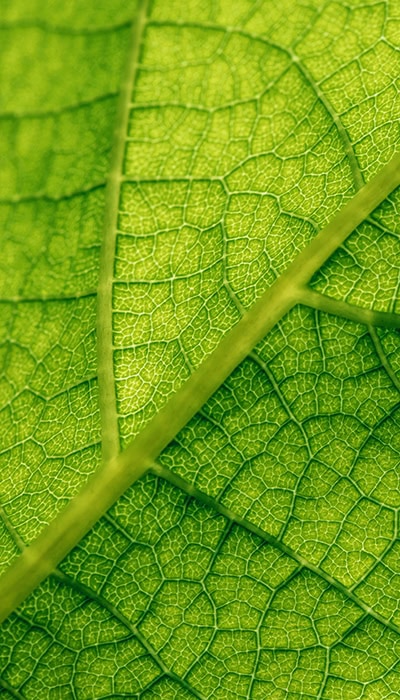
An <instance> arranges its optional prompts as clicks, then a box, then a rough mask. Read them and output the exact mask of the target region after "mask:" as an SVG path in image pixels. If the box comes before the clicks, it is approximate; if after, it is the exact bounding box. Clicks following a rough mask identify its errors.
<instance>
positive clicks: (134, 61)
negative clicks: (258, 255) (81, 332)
mask: <svg viewBox="0 0 400 700" xmlns="http://www.w3.org/2000/svg"><path fill="white" fill-rule="evenodd" d="M148 5H149V0H139V6H138V10H137V15H136V19H135V21H134V23H133V25H132V34H131V40H130V46H129V52H128V58H127V63H126V70H125V76H124V77H123V81H122V83H121V90H120V97H119V105H118V112H117V118H116V127H115V132H114V144H113V149H112V156H111V164H110V171H109V177H108V181H107V188H106V198H105V207H104V225H103V236H102V246H101V253H100V270H99V286H98V300H97V367H98V377H99V409H100V421H101V435H102V458H103V461H104V462H108V461H109V460H110V459H112V458H113V457H115V456H116V455H117V454H118V452H119V449H120V441H119V430H118V413H117V399H116V393H115V379H114V357H113V333H112V294H113V277H114V259H115V245H116V232H117V220H118V210H119V202H120V190H121V182H122V168H123V163H124V155H125V142H126V136H127V131H128V122H129V110H130V105H131V95H132V91H133V86H134V84H135V81H136V75H137V71H138V62H139V54H140V49H141V44H142V38H143V33H144V27H145V24H146V20H147V14H148Z"/></svg>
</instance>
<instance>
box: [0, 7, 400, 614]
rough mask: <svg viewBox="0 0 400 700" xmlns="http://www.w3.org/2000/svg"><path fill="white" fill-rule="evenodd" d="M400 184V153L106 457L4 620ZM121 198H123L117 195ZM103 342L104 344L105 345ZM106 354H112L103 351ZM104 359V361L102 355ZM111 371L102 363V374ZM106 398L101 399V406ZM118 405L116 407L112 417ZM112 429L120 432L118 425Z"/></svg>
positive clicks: (1, 584)
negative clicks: (132, 436) (126, 442)
mask: <svg viewBox="0 0 400 700" xmlns="http://www.w3.org/2000/svg"><path fill="white" fill-rule="evenodd" d="M142 21H143V20H142ZM399 184H400V154H396V155H395V156H394V157H393V158H392V160H391V161H390V162H389V163H388V164H387V165H386V166H385V167H384V168H382V169H381V170H380V171H379V172H378V174H377V175H376V176H375V177H374V178H373V179H372V180H371V181H370V182H369V183H368V184H367V185H366V186H365V187H363V188H362V189H361V190H359V191H358V192H357V194H356V195H355V196H354V197H353V199H352V200H351V201H350V202H348V203H347V204H346V205H345V206H344V207H343V209H342V210H340V211H339V212H338V214H337V215H336V217H335V218H334V219H333V221H332V222H330V223H329V224H328V225H327V226H325V227H324V228H323V229H322V231H321V232H320V233H319V234H318V235H317V236H316V237H315V238H314V239H313V240H312V241H311V243H309V244H308V246H306V248H305V249H304V250H303V251H301V252H300V253H299V254H298V255H297V256H296V258H295V259H294V260H293V262H292V263H291V264H290V265H289V266H288V267H287V269H286V270H285V272H284V273H283V274H282V275H281V276H280V277H279V278H278V279H277V280H276V281H275V282H274V283H273V284H272V285H271V287H269V288H268V289H267V290H266V291H265V292H264V294H263V295H262V296H261V297H260V298H259V299H258V300H257V301H256V302H255V303H254V305H253V306H252V307H251V308H250V310H249V311H247V312H246V313H245V314H244V315H243V317H242V318H241V319H240V321H239V322H238V323H237V324H236V325H235V326H234V327H233V328H232V329H231V330H230V331H229V332H228V333H227V334H226V335H225V337H224V338H223V339H222V340H221V342H220V344H219V345H218V346H217V348H216V349H215V350H214V351H213V352H212V353H211V354H210V355H209V356H208V357H207V358H206V359H205V360H204V362H203V363H202V364H201V365H200V367H199V368H198V369H197V370H196V371H195V372H194V373H193V374H192V375H191V376H190V377H189V379H188V380H187V381H186V383H185V384H184V385H183V386H182V387H181V388H180V389H179V390H178V391H177V392H176V393H175V394H174V395H173V396H172V397H171V399H170V400H169V401H168V402H167V404H166V405H165V406H164V407H163V408H162V409H161V411H159V413H157V414H156V415H155V416H154V417H153V418H152V419H151V420H150V421H149V423H148V424H147V425H146V426H145V428H144V429H143V430H142V432H141V433H140V434H139V435H138V436H137V437H136V438H135V439H134V440H133V441H132V442H131V444H130V445H128V447H127V448H126V449H125V450H124V451H123V452H121V453H120V454H119V455H117V456H112V455H111V456H110V455H109V458H108V459H107V458H105V459H104V461H103V464H102V466H101V468H100V469H99V470H98V471H97V472H96V473H95V474H94V475H93V476H92V477H91V478H90V480H89V481H88V482H87V484H86V486H84V488H83V489H82V491H81V492H80V493H79V494H77V496H75V497H74V498H73V499H72V500H71V501H70V502H69V504H68V505H67V506H66V507H65V508H64V510H63V511H61V512H60V514H59V515H58V516H57V517H56V518H55V519H54V521H53V522H52V523H50V525H48V526H47V527H46V528H45V529H44V530H43V532H42V533H41V534H40V535H39V537H38V538H37V539H36V540H35V541H34V542H33V543H32V544H31V545H30V546H29V547H27V548H26V549H25V550H24V552H23V553H22V554H21V556H20V557H19V558H18V559H17V560H16V561H15V562H14V563H13V564H12V565H11V566H10V568H9V569H8V570H7V571H6V572H5V574H4V575H3V576H2V578H1V579H0V622H1V621H2V620H4V619H5V618H6V617H7V616H8V615H9V614H10V613H11V612H12V611H13V610H14V609H15V608H16V607H17V605H19V603H21V602H22V601H23V600H24V599H25V598H26V596H27V595H29V593H31V592H32V591H33V590H34V588H36V586H37V585H38V584H39V583H40V582H41V581H43V580H44V579H45V578H46V577H47V576H48V575H49V574H50V573H51V572H52V571H53V570H54V569H55V568H56V566H57V565H58V564H59V562H60V561H61V560H62V559H63V558H64V557H65V556H66V555H67V554H68V552H69V551H70V550H71V549H72V548H73V547H74V546H75V545H76V544H77V543H78V542H79V541H80V540H81V539H82V537H83V536H84V535H85V534H86V533H87V532H88V531H89V530H90V529H91V528H92V526H93V525H94V524H95V523H96V522H97V520H99V518H100V517H101V516H102V515H103V514H104V513H105V512H106V511H107V510H108V509H109V508H110V506H111V505H112V504H113V503H114V502H115V501H116V500H117V499H118V498H119V497H120V496H121V495H122V494H123V493H124V492H125V491H126V489H127V488H128V487H129V486H131V484H132V483H133V482H135V481H136V480H137V479H139V478H140V477H141V476H143V474H144V473H145V472H147V471H148V470H149V469H150V468H151V467H152V465H153V464H154V462H155V460H156V459H157V457H158V456H159V454H160V453H161V452H162V450H163V449H164V448H165V447H166V446H167V445H168V444H169V443H170V442H171V440H172V439H173V438H174V437H175V435H176V434H177V433H178V432H179V431H180V430H181V429H182V428H183V427H184V426H185V425H186V423H187V422H188V421H189V420H190V419H191V418H192V417H193V416H194V414H195V413H196V412H197V411H199V410H200V408H201V407H202V406H203V405H204V403H205V402H206V401H207V400H208V399H209V397H210V396H211V395H212V394H213V393H214V391H216V389H218V387H219V386H220V385H221V384H222V383H223V381H224V380H225V379H226V378H227V377H228V376H229V375H230V374H231V372H232V371H233V370H234V369H235V367H237V365H238V364H239V363H240V362H241V361H242V360H243V359H244V358H245V357H246V356H247V355H248V354H249V352H250V351H251V350H252V349H253V348H254V346H255V345H257V343H258V342H259V341H260V340H261V339H262V338H263V337H264V336H265V335H266V334H267V333H268V331H269V330H270V329H271V328H272V327H273V326H274V325H275V324H276V323H278V321H279V320H280V319H281V318H282V317H283V316H284V315H285V314H286V313H287V312H288V311H289V310H290V309H291V308H292V307H293V306H294V305H295V304H296V303H298V302H300V301H301V299H302V297H303V294H304V289H305V287H306V285H307V284H308V282H309V281H310V279H311V277H312V276H313V274H315V272H316V271H317V270H318V269H319V268H320V267H321V265H322V264H323V263H324V262H325V261H326V260H327V259H328V258H329V257H330V255H332V253H333V252H334V251H335V250H336V249H337V248H338V247H339V246H340V245H341V244H342V243H343V242H344V240H345V239H346V238H347V236H348V235H349V234H350V233H351V232H352V231H353V230H354V228H355V227H356V226H358V225H359V224H360V223H361V222H362V221H363V220H364V218H365V217H366V216H368V215H369V214H370V213H371V212H372V211H373V210H374V209H375V208H376V207H377V206H378V204H380V202H382V201H383V200H384V199H386V197H387V196H388V195H389V194H390V193H391V192H392V190H393V189H395V187H397V186H398V185H399ZM115 188H116V185H115ZM115 196H118V192H116V193H115ZM104 304H106V305H107V309H108V311H109V314H110V318H109V320H108V321H107V324H109V326H108V337H109V339H110V340H111V320H110V319H111V296H110V297H109V299H108V300H104ZM104 310H105V309H104V308H103V311H104ZM104 337H105V338H106V337H107V336H106V335H105V336H104ZM104 343H105V340H103V345H104ZM110 348H111V346H110ZM110 348H109V349H107V353H108V360H107V367H108V369H110V365H109V363H110V362H112V354H111V355H110V353H112V350H111V349H110ZM103 350H104V351H106V349H105V348H103ZM102 361H103V362H104V363H105V359H104V357H103V358H102ZM107 367H106V365H105V364H104V368H103V369H104V371H105V369H106V368H107ZM113 397H114V390H113ZM106 398H107V396H106V395H105V394H103V401H105V400H106ZM114 398H115V397H114ZM114 405H115V404H114ZM114 405H113V407H112V409H110V410H111V411H112V414H113V415H114V414H115V408H114ZM103 420H104V419H103ZM113 431H114V432H115V427H114V429H113ZM115 440H116V437H114V438H113V440H112V441H111V439H110V436H108V441H109V448H110V446H111V445H114V446H115ZM109 451H110V449H109Z"/></svg>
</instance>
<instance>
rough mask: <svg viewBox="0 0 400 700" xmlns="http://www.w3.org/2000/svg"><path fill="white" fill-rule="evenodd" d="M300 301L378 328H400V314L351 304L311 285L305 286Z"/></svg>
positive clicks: (314, 307)
mask: <svg viewBox="0 0 400 700" xmlns="http://www.w3.org/2000/svg"><path fill="white" fill-rule="evenodd" d="M299 302H300V304H304V305H305V306H310V307H311V308H313V309H317V310H318V311H325V312H326V313H328V314H334V315H335V316H341V317H342V318H348V319H349V320H350V321H354V322H355V323H364V324H365V325H367V326H374V327H375V326H377V327H378V328H400V314H394V313H389V312H386V311H375V310H374V309H364V308H363V307H362V306H356V305H355V304H349V303H348V302H347V301H342V300H340V299H333V298H332V297H330V296H328V295H327V294H321V293H320V292H316V291H315V290H314V289H311V288H310V287H305V288H304V290H303V292H302V293H301V297H300V299H299Z"/></svg>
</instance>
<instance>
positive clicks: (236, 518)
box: [151, 462, 400, 634]
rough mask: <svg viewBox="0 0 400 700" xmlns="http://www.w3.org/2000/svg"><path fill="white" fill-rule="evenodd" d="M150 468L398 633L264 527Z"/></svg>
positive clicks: (159, 469)
mask: <svg viewBox="0 0 400 700" xmlns="http://www.w3.org/2000/svg"><path fill="white" fill-rule="evenodd" d="M151 471H152V473H153V474H155V475H156V476H158V477H160V478H161V479H164V480H165V481H168V483H170V484H172V485H173V486H175V487H177V488H179V489H180V490H181V491H183V492H184V493H186V494H187V495H188V496H190V497H191V498H194V499H195V500H197V501H199V502H200V503H203V504H204V505H206V506H209V507H211V508H212V509H213V510H215V511H216V512H217V513H220V515H223V516H224V517H225V518H228V519H229V520H230V521H231V522H233V523H236V525H240V526H241V527H243V528H244V529H246V530H248V531H249V532H252V533H253V534H254V535H257V536H258V537H260V538H261V539H262V540H264V542H268V544H271V545H272V546H273V547H275V548H276V549H279V551H280V552H282V553H283V554H286V555H287V556H288V557H290V558H291V559H294V561H296V562H298V564H300V566H301V567H302V568H304V569H308V570H309V571H313V572H314V573H315V574H317V576H319V577H320V578H322V579H323V580H324V581H326V582H327V583H329V585H330V586H332V587H333V588H335V589H336V590H338V591H340V592H341V593H343V594H344V595H345V596H347V597H348V598H350V599H351V600H352V601H353V602H354V603H356V605H358V606H359V607H360V608H361V609H362V610H363V611H364V612H365V613H366V614H368V615H370V617H372V618H374V619H375V620H378V621H379V622H380V623H382V624H383V625H385V626H386V627H388V628H390V629H391V630H393V631H394V632H397V633H398V634H400V627H399V626H398V625H396V624H395V623H393V622H391V621H389V620H387V619H386V618H385V617H383V616H382V615H379V613H376V612H375V611H374V610H373V608H371V607H370V606H369V605H367V604H366V603H364V601H363V600H362V599H361V598H359V597H358V596H357V595H356V594H355V593H354V592H353V591H352V590H350V589H349V588H347V587H346V586H345V585H344V584H342V583H340V581H338V580H337V579H335V578H334V577H333V576H331V575H330V574H328V573H327V572H326V571H324V570H323V569H322V568H320V567H319V566H317V565H316V564H313V563H312V562H310V561H308V559H306V558H305V557H303V556H302V555H301V554H299V553H298V552H296V551H295V550H294V549H292V548H291V547H289V546H288V545H286V544H285V543H284V542H282V540H280V539H278V538H277V537H274V536H273V535H271V534H270V533H269V532H267V531H266V530H263V529H262V528H261V527H258V526H257V525H255V524H254V523H252V522H251V521H250V520H248V519H247V518H245V517H242V516H240V515H238V514H237V513H235V512H234V511H233V510H232V509H231V508H227V507H226V506H224V505H223V504H222V503H220V502H219V501H218V500H217V499H216V498H213V497H212V496H209V495H208V494H206V493H204V492H203V491H200V489H198V488H197V487H196V486H194V485H193V484H191V483H190V482H188V481H186V480H185V479H183V478H182V477H181V476H179V475H178V474H175V473H174V472H172V471H171V470H170V469H168V468H167V467H164V466H163V465H161V464H160V463H158V462H155V463H154V464H153V466H152V468H151Z"/></svg>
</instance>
